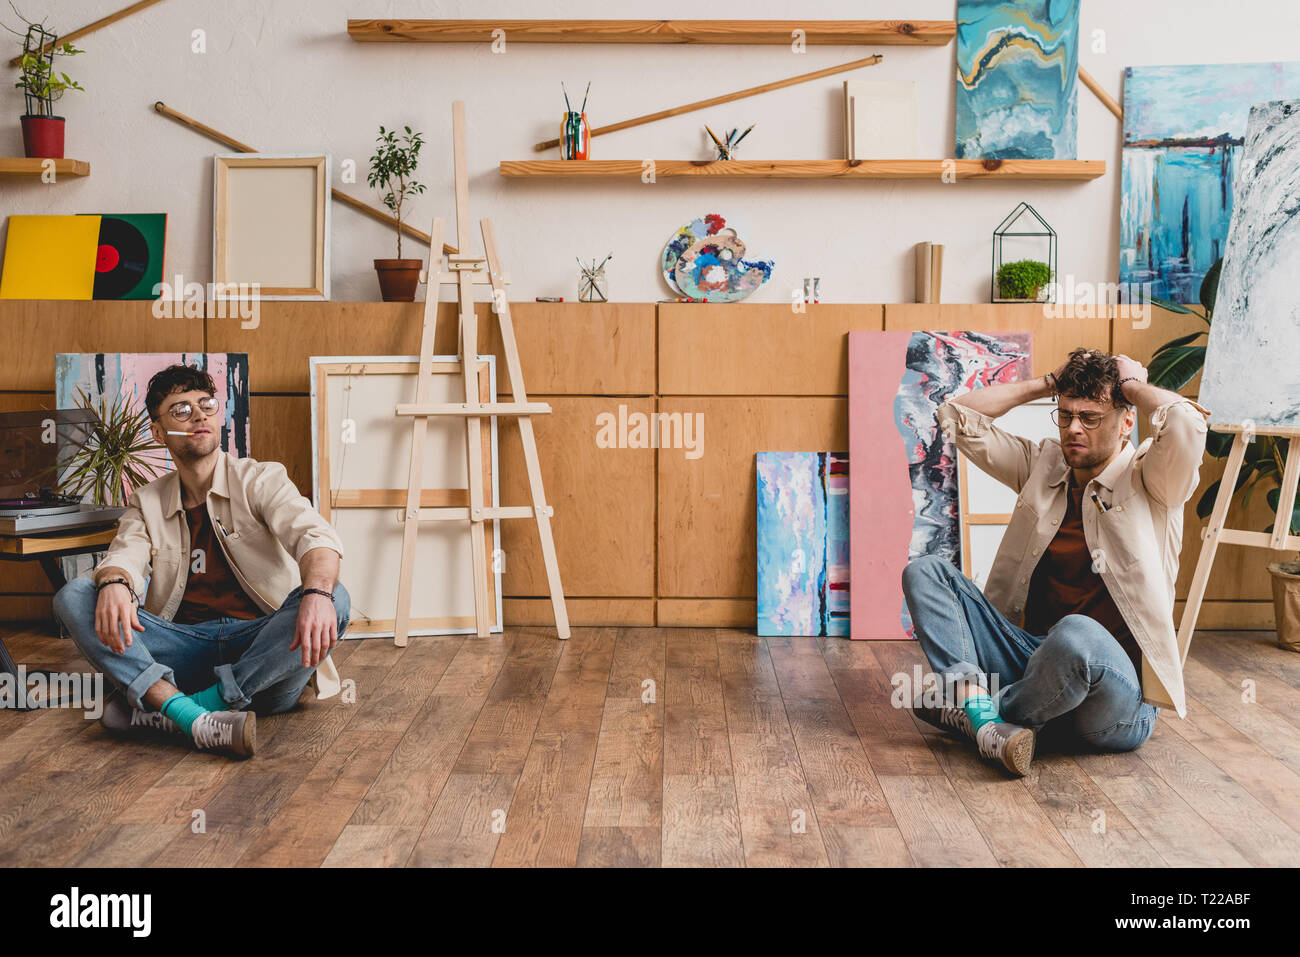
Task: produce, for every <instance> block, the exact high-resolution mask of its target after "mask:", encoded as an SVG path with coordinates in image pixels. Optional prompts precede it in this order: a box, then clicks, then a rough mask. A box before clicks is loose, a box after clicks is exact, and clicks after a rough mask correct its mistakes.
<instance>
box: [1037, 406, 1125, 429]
mask: <svg viewBox="0 0 1300 957" xmlns="http://www.w3.org/2000/svg"><path fill="white" fill-rule="evenodd" d="M1116 411H1118V410H1116V409H1111V410H1110V412H1066V411H1065V410H1064V409H1060V408H1057V409H1053V410H1052V421H1053V422H1055V423H1056V426H1057V428H1061V429H1068V428H1069V427H1070V426H1071V424H1073V422H1074V420H1075V419H1078V420H1079V424H1080V425H1082V426H1083V427H1084V428H1085V429H1089V430H1091V429H1095V428H1097V427H1098V426H1100V425H1101V424H1102V423H1103V422H1105V421H1106V417H1107V416H1108V415H1110V414H1111V412H1116Z"/></svg>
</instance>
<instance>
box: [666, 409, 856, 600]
mask: <svg viewBox="0 0 1300 957" xmlns="http://www.w3.org/2000/svg"><path fill="white" fill-rule="evenodd" d="M659 407H660V409H661V411H665V412H669V413H677V414H680V415H682V416H686V415H692V416H696V415H699V416H702V417H703V418H702V419H700V420H697V421H700V422H702V424H703V433H702V439H703V441H702V443H701V444H700V445H699V452H700V453H701V454H699V456H698V457H696V458H687V456H686V452H685V450H683V449H670V448H663V449H660V451H659V469H658V474H659V553H658V554H659V574H658V580H659V595H660V596H661V597H664V598H753V597H754V595H755V593H756V586H755V563H756V561H757V548H756V544H755V535H756V523H755V509H756V508H757V498H756V495H757V493H756V491H755V488H754V481H755V479H754V454H755V453H756V452H842V451H845V450H847V449H848V442H849V404H848V400H847V399H841V398H822V397H805V398H761V397H755V398H751V397H739V398H716V397H714V398H710V397H704V396H701V397H684V398H664V399H661V400H660V403H659ZM692 454H694V453H692Z"/></svg>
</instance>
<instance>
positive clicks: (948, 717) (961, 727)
mask: <svg viewBox="0 0 1300 957" xmlns="http://www.w3.org/2000/svg"><path fill="white" fill-rule="evenodd" d="M929 694H931V695H933V694H934V692H929ZM926 695H927V692H925V691H922V692H921V693H920V694H918V695H917V696H916V700H915V701H913V702H912V712H913V713H914V714H915V715H916V716H917V717H918V718H920V719H921V720H922V721H924V722H926V723H927V724H932V725H934V726H935V727H936V728H938V729H939V730H940V731H953V732H956V733H957V734H960V735H962V736H963V737H966V738H969V739H970V740H971V741H974V740H975V729H974V728H972V727H971V723H970V717H969V716H968V715H967V714H966V711H965V709H964V708H958V707H954V706H953V705H951V704H947V703H945V704H944V705H943V706H941V707H938V708H935V707H932V706H930V705H927V704H925V703H924V701H925V698H926Z"/></svg>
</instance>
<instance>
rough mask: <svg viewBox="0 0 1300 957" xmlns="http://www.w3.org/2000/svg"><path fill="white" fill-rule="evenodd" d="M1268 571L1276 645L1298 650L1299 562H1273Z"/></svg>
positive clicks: (1299, 628)
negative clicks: (1270, 580)
mask: <svg viewBox="0 0 1300 957" xmlns="http://www.w3.org/2000/svg"><path fill="white" fill-rule="evenodd" d="M1268 572H1269V574H1270V575H1272V576H1273V612H1274V614H1275V615H1276V617H1277V643H1278V646H1279V647H1281V648H1285V649H1287V651H1300V562H1273V563H1272V564H1271V565H1269V566H1268Z"/></svg>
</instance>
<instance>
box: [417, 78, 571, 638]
mask: <svg viewBox="0 0 1300 957" xmlns="http://www.w3.org/2000/svg"><path fill="white" fill-rule="evenodd" d="M452 141H453V150H454V162H455V174H456V247H457V249H458V250H459V251H458V252H457V253H455V254H450V255H448V257H447V266H446V269H443V267H442V249H443V245H442V235H443V220H442V217H438V218H436V219H434V221H433V235H432V237H431V242H430V244H429V270H428V275H427V283H428V286H427V290H426V294H425V299H424V325H423V328H422V329H421V332H420V354H419V372H418V373H417V375H416V392H415V402H413V403H410V404H403V405H399V406H397V409H396V414H397V415H399V416H411V465H410V471H409V473H408V478H407V486H406V509H405V510H404V512H403V513H402V517H403V521H404V522H405V523H406V527H405V529H404V530H403V535H402V571H401V575H400V577H399V579H398V584H397V620H396V624H395V627H394V634H393V641H394V643H395V644H397V645H405V644H406V643H407V633H408V631H409V629H410V620H411V586H412V578H413V573H414V565H415V541H416V535H417V533H418V531H419V526H420V522H421V521H466V520H468V521H469V523H470V549H471V553H472V559H471V561H472V570H473V574H474V618H475V622H476V626H477V627H476V630H477V633H478V635H479V637H480V638H485V637H487V635H488V629H489V624H490V610H489V608H488V588H487V555H486V544H485V536H484V529H483V523H484V522H485V521H487V520H490V519H503V518H535V519H536V520H537V536H538V538H539V539H540V540H541V544H542V560H543V562H544V563H545V565H546V580H547V583H548V585H549V586H550V592H551V606H552V608H553V609H554V611H555V630H556V632H557V634H558V636H559V637H560V638H568V637H569V616H568V612H567V611H566V610H565V606H564V591H563V589H562V588H561V587H560V565H559V562H558V561H556V558H555V540H554V538H553V537H552V535H551V515H552V514H553V512H554V509H553V508H552V507H551V506H549V505H547V504H546V493H545V492H544V491H543V489H542V470H541V465H540V463H539V461H538V458H537V441H536V439H535V438H534V437H533V420H532V418H531V416H533V415H540V414H545V413H548V412H550V411H551V407H550V405H548V404H547V403H545V402H529V401H528V394H527V393H526V392H525V390H524V373H523V370H522V369H521V368H520V365H519V350H518V347H517V346H516V344H515V328H514V322H513V320H512V319H511V318H510V303H509V301H508V299H507V297H506V288H505V278H504V272H503V270H502V268H501V260H500V258H499V257H498V255H497V248H496V236H495V234H494V233H493V231H492V223H491V221H490V220H486V219H484V220H480V222H479V226H480V228H481V229H482V232H483V251H484V255H483V256H472V255H469V254H468V252H467V251H468V249H469V248H470V231H469V222H470V221H469V179H468V176H467V173H466V162H465V104H464V103H463V102H460V101H459V100H458V101H456V102H455V103H453V104H452ZM444 284H454V285H455V286H456V287H457V290H458V291H457V301H458V303H459V319H460V329H459V334H458V336H457V347H456V349H457V357H458V358H459V361H460V371H461V377H462V379H463V380H464V384H465V390H464V395H465V401H464V403H441V404H439V403H431V402H430V401H429V395H430V392H431V388H432V385H433V370H432V366H431V363H430V359H431V357H432V356H433V352H434V330H435V328H436V327H437V322H438V290H439V289H440V288H441V287H442V286H443V285H444ZM476 284H477V285H490V286H491V287H492V302H493V305H492V312H493V313H494V314H495V315H496V317H497V321H498V323H499V325H500V327H501V345H502V351H503V352H504V353H505V360H506V368H507V370H508V371H509V374H510V392H511V399H512V401H510V402H495V401H489V402H481V401H479V397H478V380H477V368H476V367H477V365H478V358H477V357H478V321H477V317H476V316H475V314H474V286H475V285H476ZM438 415H451V416H461V417H463V418H464V419H465V443H466V445H465V452H466V464H467V466H468V470H469V507H468V508H425V509H421V507H420V492H421V491H422V489H423V474H422V473H423V467H424V440H425V434H426V432H427V430H428V425H429V417H430V416H438ZM494 415H510V416H516V417H517V418H518V423H519V437H520V439H521V440H522V441H523V445H524V462H525V464H526V467H527V469H528V484H529V488H530V489H531V491H532V500H533V503H532V505H520V506H497V507H489V506H486V505H484V503H483V467H482V466H483V458H482V456H483V445H482V442H481V441H480V428H481V426H482V424H483V423H482V420H483V418H484V417H486V416H494Z"/></svg>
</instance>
